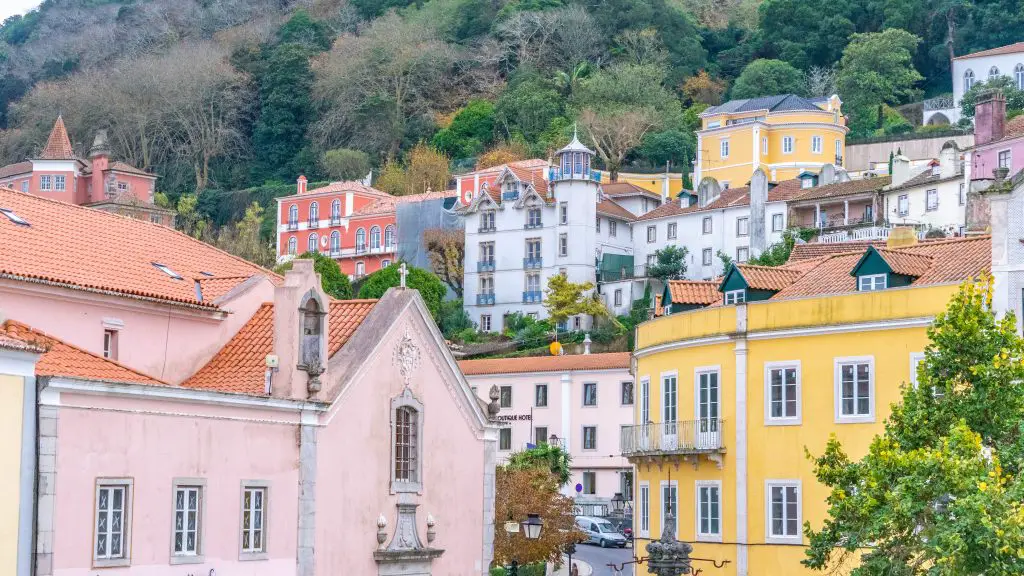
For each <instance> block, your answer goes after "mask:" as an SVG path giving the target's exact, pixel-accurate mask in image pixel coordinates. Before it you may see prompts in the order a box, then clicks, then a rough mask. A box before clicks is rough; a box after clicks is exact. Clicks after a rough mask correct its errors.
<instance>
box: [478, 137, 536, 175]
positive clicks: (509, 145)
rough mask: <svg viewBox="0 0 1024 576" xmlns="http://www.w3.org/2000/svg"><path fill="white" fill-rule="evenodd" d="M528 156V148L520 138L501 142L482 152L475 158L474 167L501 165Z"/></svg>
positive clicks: (481, 168)
mask: <svg viewBox="0 0 1024 576" xmlns="http://www.w3.org/2000/svg"><path fill="white" fill-rule="evenodd" d="M529 157H530V150H529V149H527V147H526V144H524V143H523V142H522V140H518V139H517V140H513V141H511V142H502V143H501V144H498V145H497V146H495V147H494V148H491V149H490V150H488V151H487V152H484V153H483V154H481V155H480V157H479V158H477V159H476V169H477V170H483V169H484V168H491V167H494V166H501V165H502V164H508V163H509V162H515V161H517V160H526V159H527V158H529Z"/></svg>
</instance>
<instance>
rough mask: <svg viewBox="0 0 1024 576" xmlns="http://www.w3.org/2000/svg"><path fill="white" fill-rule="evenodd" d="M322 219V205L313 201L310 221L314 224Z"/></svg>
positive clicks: (310, 209)
mask: <svg viewBox="0 0 1024 576" xmlns="http://www.w3.org/2000/svg"><path fill="white" fill-rule="evenodd" d="M319 220H320V205H319V204H317V203H316V202H313V203H311V204H310V205H309V223H310V224H313V223H316V222H319Z"/></svg>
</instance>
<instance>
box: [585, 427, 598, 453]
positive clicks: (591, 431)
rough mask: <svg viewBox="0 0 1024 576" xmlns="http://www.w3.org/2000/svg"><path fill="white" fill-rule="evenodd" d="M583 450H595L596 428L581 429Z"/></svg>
mask: <svg viewBox="0 0 1024 576" xmlns="http://www.w3.org/2000/svg"><path fill="white" fill-rule="evenodd" d="M583 449H584V450H597V426H584V427H583Z"/></svg>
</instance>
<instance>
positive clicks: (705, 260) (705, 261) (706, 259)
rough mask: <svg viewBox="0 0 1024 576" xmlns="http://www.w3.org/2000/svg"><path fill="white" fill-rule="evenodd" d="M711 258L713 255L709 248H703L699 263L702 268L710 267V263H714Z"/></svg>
mask: <svg viewBox="0 0 1024 576" xmlns="http://www.w3.org/2000/svg"><path fill="white" fill-rule="evenodd" d="M713 258H714V255H713V254H712V253H711V248H704V249H703V250H702V251H701V258H700V262H701V265H702V266H711V263H712V262H713V261H714V260H713Z"/></svg>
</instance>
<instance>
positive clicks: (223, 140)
mask: <svg viewBox="0 0 1024 576" xmlns="http://www.w3.org/2000/svg"><path fill="white" fill-rule="evenodd" d="M1022 39H1024V7H1022V1H1021V0H976V1H975V2H967V1H966V0H901V1H900V2H891V1H885V0H850V1H844V2H835V1H833V0H763V1H760V2H759V1H758V0H707V1H699V0H602V1H595V0H421V1H415V2H410V1H409V0H380V1H378V0H134V1H130V0H127V1H126V0H46V1H45V2H44V3H43V5H42V6H41V7H40V8H39V9H38V10H37V11H34V12H31V13H29V14H28V15H27V16H24V17H12V18H10V19H8V20H7V21H6V22H4V23H3V25H2V27H0V129H2V132H0V161H2V162H3V163H7V162H14V161H18V160H21V159H23V158H25V157H28V156H31V155H32V154H34V153H35V152H37V151H38V149H39V148H40V146H41V145H42V144H43V142H44V141H45V137H46V131H47V130H48V129H49V128H50V126H51V125H52V123H53V120H54V118H55V117H56V116H57V114H58V113H61V114H63V116H64V120H65V122H66V123H67V126H68V128H69V130H70V132H71V135H72V139H73V142H74V145H75V147H76V149H77V150H79V152H80V153H82V154H83V155H84V154H85V151H86V148H87V146H88V144H89V143H90V142H91V140H92V136H93V134H94V132H95V130H97V129H99V128H105V129H107V130H108V131H109V133H110V135H111V141H112V143H113V145H114V147H115V154H116V155H117V156H119V157H120V158H121V159H124V160H125V161H127V162H130V163H132V164H134V165H136V166H139V167H141V168H145V169H148V170H152V171H155V172H156V173H158V174H159V175H160V176H161V179H160V184H159V187H160V189H161V190H162V191H164V192H165V193H168V194H169V195H170V196H172V197H176V196H179V195H181V194H184V193H199V196H200V197H202V195H203V194H204V192H206V191H217V190H238V189H244V188H248V187H252V186H258V185H263V184H265V183H290V182H293V181H294V179H295V177H296V176H297V175H298V174H300V173H302V174H305V175H307V177H309V178H310V180H311V181H318V180H325V179H337V178H353V177H362V176H363V175H365V173H366V171H368V170H369V169H370V168H374V169H375V170H376V171H378V173H381V175H380V180H379V183H380V185H381V186H382V187H384V188H385V189H388V190H389V191H393V192H398V193H401V192H409V191H417V190H420V189H423V188H425V187H426V186H427V185H430V183H431V182H434V183H436V182H438V181H440V183H441V185H443V183H444V181H445V179H446V173H445V174H441V175H438V174H437V170H434V169H432V167H439V168H438V169H439V170H441V171H445V166H444V164H445V160H446V159H445V158H444V156H446V157H447V160H448V161H450V162H451V164H450V165H449V167H451V168H453V169H460V168H466V167H471V166H473V165H475V163H476V162H477V161H478V160H479V159H480V158H481V156H483V162H485V163H486V162H497V161H501V160H504V159H508V158H514V157H520V156H529V155H541V156H543V155H546V154H547V153H548V151H549V150H550V149H552V147H554V146H556V145H558V144H559V143H561V142H563V141H564V140H565V138H566V136H567V134H569V133H571V130H572V126H573V124H574V123H578V125H579V127H580V131H581V133H582V134H583V135H584V137H585V138H586V139H587V140H588V142H590V143H592V145H593V146H594V147H595V148H596V149H597V150H598V153H599V156H600V160H601V162H602V163H603V165H604V166H605V167H607V168H609V169H613V170H615V169H619V168H623V167H628V168H633V169H657V168H662V169H663V168H664V166H665V164H666V162H668V163H670V165H671V166H672V167H673V169H675V170H684V171H685V170H687V169H688V167H689V162H690V160H692V158H693V156H694V146H695V139H694V136H693V129H694V127H695V126H697V114H699V112H700V111H701V110H702V109H703V108H704V107H705V106H707V105H709V104H716V103H719V102H721V101H723V100H724V99H728V98H730V97H749V96H756V95H761V94H766V93H780V92H796V93H798V94H802V95H807V96H816V95H825V94H830V93H833V92H836V91H838V93H839V94H840V96H841V97H842V98H843V100H844V102H846V107H845V110H846V112H847V113H848V114H849V115H850V118H851V123H852V127H853V130H854V133H855V135H870V134H873V133H878V132H880V131H881V132H887V131H889V132H891V131H902V130H908V129H911V127H910V126H909V124H906V122H905V121H904V120H902V118H901V117H899V116H898V114H895V112H894V111H893V109H892V107H895V106H897V105H900V104H904V103H907V102H911V101H915V100H919V99H920V98H922V97H924V96H931V95H936V94H940V93H943V92H948V91H949V90H950V86H949V84H950V80H949V75H948V71H949V63H950V57H951V56H952V55H954V54H964V53H968V52H972V51H976V50H981V49H986V48H991V47H994V46H999V45H1003V44H1009V43H1012V42H1015V41H1020V40H1022ZM417 146H418V147H417ZM413 150H417V151H418V152H417V154H418V156H417V155H415V154H412V151H413ZM438 153H440V154H442V155H444V156H441V155H439V154H438ZM241 205H242V206H244V205H245V204H244V203H243V204H241Z"/></svg>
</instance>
